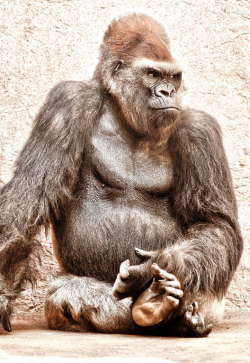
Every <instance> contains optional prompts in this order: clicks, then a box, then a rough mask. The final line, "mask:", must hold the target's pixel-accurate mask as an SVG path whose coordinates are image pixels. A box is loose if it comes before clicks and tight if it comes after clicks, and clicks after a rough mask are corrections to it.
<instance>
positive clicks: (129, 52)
mask: <svg viewBox="0 0 250 363" xmlns="http://www.w3.org/2000/svg"><path fill="white" fill-rule="evenodd" d="M103 40H104V44H106V45H107V46H108V47H109V49H110V52H111V55H112V56H116V57H118V58H119V59H123V60H129V59H131V58H144V57H146V58H150V59H152V60H156V61H171V60H172V56H171V53H170V50H169V46H170V42H169V38H168V36H167V34H166V32H165V29H164V28H163V26H162V25H161V24H159V23H157V22H156V21H155V20H153V19H152V18H150V17H149V16H147V15H142V14H131V15H127V16H125V17H123V18H119V19H118V20H113V21H112V23H111V24H110V26H109V28H108V30H107V31H106V33H105V34H104V39H103Z"/></svg>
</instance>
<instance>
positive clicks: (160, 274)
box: [151, 263, 177, 281]
mask: <svg viewBox="0 0 250 363" xmlns="http://www.w3.org/2000/svg"><path fill="white" fill-rule="evenodd" d="M151 272H152V274H153V275H154V276H158V277H161V278H162V279H165V280H170V281H176V280H177V279H176V277H175V276H174V275H172V274H170V273H168V272H167V271H165V270H162V269H161V268H160V267H159V266H158V265H157V263H153V264H152V266H151Z"/></svg>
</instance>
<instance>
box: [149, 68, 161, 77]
mask: <svg viewBox="0 0 250 363" xmlns="http://www.w3.org/2000/svg"><path fill="white" fill-rule="evenodd" d="M147 75H148V76H149V77H158V76H159V74H158V73H157V72H156V71H152V70H150V71H148V73H147Z"/></svg>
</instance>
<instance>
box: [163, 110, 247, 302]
mask: <svg viewBox="0 0 250 363" xmlns="http://www.w3.org/2000/svg"><path fill="white" fill-rule="evenodd" d="M170 149H171V151H172V155H173V161H174V170H175V173H176V174H175V184H174V189H173V194H172V196H173V209H174V212H175V216H176V218H177V219H178V220H179V222H180V225H181V226H182V232H183V236H182V237H180V239H179V241H178V242H177V243H176V244H175V245H174V246H173V247H172V248H170V249H169V251H168V252H167V250H166V252H167V254H169V260H168V263H167V265H168V268H169V270H170V271H169V272H171V273H173V274H176V276H178V277H179V278H180V281H181V282H182V286H183V288H184V290H185V289H188V290H191V291H198V290H199V291H203V292H211V293H212V294H214V295H215V296H217V297H220V296H219V295H220V294H221V295H224V294H225V292H226V290H227V287H228V285H229V283H230V281H231V278H232V276H233V274H234V272H235V270H236V267H237V266H238V263H239V259H240V256H241V253H242V248H243V242H242V237H241V233H240V229H239V225H238V220H237V218H238V216H237V206H236V201H235V195H234V191H233V184H232V179H231V173H230V170H229V165H228V161H227V158H226V156H225V152H224V148H223V144H222V137H221V130H220V127H219V125H218V123H217V122H216V120H215V119H213V118H212V117H211V116H209V115H207V114H206V113H204V112H200V111H196V110H186V111H185V112H183V114H182V119H181V123H180V126H179V128H178V129H177V130H176V133H175V134H174V135H173V138H172V139H171V145H170Z"/></svg>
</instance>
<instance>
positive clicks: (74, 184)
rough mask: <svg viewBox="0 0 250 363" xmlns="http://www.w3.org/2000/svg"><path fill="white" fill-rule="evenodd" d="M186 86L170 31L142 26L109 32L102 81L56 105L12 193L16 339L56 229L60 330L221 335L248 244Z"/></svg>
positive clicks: (11, 293)
mask: <svg viewBox="0 0 250 363" xmlns="http://www.w3.org/2000/svg"><path fill="white" fill-rule="evenodd" d="M181 78H182V71H181V68H180V66H179V65H178V64H177V62H176V61H175V60H174V59H173V57H172V55H171V52H170V44H169V38H168V35H167V34H166V32H165V30H164V28H163V27H162V26H161V25H160V24H159V23H157V22H156V21H154V20H153V19H151V18H150V17H148V16H146V15H139V14H131V15H127V16H125V17H122V18H120V19H118V20H114V21H113V22H112V23H111V24H110V26H109V28H108V29H107V31H106V33H105V35H104V40H103V44H102V45H101V52H100V59H99V63H98V65H97V68H96V70H95V73H94V76H93V79H92V80H91V82H62V83H60V84H59V85H57V86H56V87H54V88H53V89H52V91H51V92H50V93H49V95H48V97H47V99H46V101H45V104H44V105H43V107H42V108H41V110H40V111H39V114H38V116H37V119H36V122H35V125H34V128H33V131H32V133H31V136H30V138H29V140H28V141H27V143H26V145H25V147H24V149H23V150H22V152H21V154H20V156H19V158H18V160H17V163H16V170H15V174H14V177H13V179H12V180H11V181H10V182H9V183H8V184H6V185H5V186H4V187H3V188H2V190H1V196H0V205H1V215H0V229H1V244H0V248H1V249H0V317H1V323H2V326H3V328H4V329H6V330H7V331H11V325H10V315H11V310H12V304H13V302H14V301H15V299H16V297H17V296H18V294H19V292H20V291H21V290H22V289H23V288H24V285H25V283H26V281H27V280H29V281H31V282H33V281H35V279H36V277H37V272H36V271H37V269H36V260H37V258H38V259H39V253H40V250H41V245H40V243H39V241H38V240H37V239H36V235H37V234H38V232H39V230H40V228H41V227H42V226H44V227H45V229H46V230H48V228H50V226H52V231H53V247H54V252H55V256H56V257H57V260H58V262H59V264H60V266H61V270H62V274H61V275H60V276H58V277H57V278H56V279H54V280H53V281H52V282H51V284H50V286H49V291H48V296H47V300H46V304H45V314H46V318H47V321H48V326H49V327H50V328H51V329H61V330H78V331H92V332H105V333H132V334H137V333H138V334H157V335H175V336H206V335H208V334H209V333H210V331H211V329H212V325H213V324H214V323H215V322H216V320H218V318H219V317H220V314H221V311H222V310H223V300H224V296H225V293H226V291H227V288H228V286H229V283H230V281H231V279H232V276H233V274H234V272H235V269H236V267H237V265H238V263H239V259H240V256H241V252H242V238H241V234H240V230H239V226H238V221H237V206H236V201H235V196H234V192H233V187H232V180H231V175H230V171H229V167H228V162H227V159H226V156H225V153H224V149H223V146H222V139H221V131H220V128H219V126H218V124H217V122H216V120H215V119H214V118H212V117H211V116H209V115H207V114H206V113H204V112H201V111H197V110H192V109H183V108H182V107H181V105H180V103H179V101H178V90H179V88H180V86H181ZM117 274H118V275H117Z"/></svg>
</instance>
